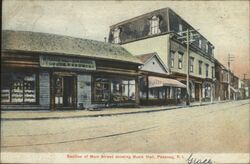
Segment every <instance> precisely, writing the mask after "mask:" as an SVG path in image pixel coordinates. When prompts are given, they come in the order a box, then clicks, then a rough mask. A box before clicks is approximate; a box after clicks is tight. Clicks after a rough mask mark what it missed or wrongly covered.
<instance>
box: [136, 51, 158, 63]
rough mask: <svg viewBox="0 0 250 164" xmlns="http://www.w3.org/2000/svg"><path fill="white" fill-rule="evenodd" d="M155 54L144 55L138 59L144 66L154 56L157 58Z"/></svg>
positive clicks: (138, 56)
mask: <svg viewBox="0 0 250 164" xmlns="http://www.w3.org/2000/svg"><path fill="white" fill-rule="evenodd" d="M155 54H156V53H155V52H153V53H148V54H142V55H137V56H136V57H137V58H138V59H139V60H140V61H141V62H142V63H143V64H144V63H146V62H147V61H148V60H149V59H151V58H152V57H153V56H155Z"/></svg>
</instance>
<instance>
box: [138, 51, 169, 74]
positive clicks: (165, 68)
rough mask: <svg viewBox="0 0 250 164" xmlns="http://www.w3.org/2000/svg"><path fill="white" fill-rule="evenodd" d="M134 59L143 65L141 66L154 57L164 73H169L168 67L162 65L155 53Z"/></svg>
mask: <svg viewBox="0 0 250 164" xmlns="http://www.w3.org/2000/svg"><path fill="white" fill-rule="evenodd" d="M136 57H137V58H138V59H139V60H140V61H141V62H142V63H143V65H146V64H147V63H148V62H149V61H150V60H151V59H152V58H153V57H156V58H157V60H158V61H159V63H160V65H161V67H162V68H163V69H164V70H165V72H167V73H169V69H168V67H167V66H166V65H165V64H164V63H163V61H162V60H161V58H160V57H159V55H158V54H157V53H156V52H152V53H148V54H142V55H137V56H136Z"/></svg>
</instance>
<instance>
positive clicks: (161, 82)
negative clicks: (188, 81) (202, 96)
mask: <svg viewBox="0 0 250 164" xmlns="http://www.w3.org/2000/svg"><path fill="white" fill-rule="evenodd" d="M148 80H149V88H154V87H163V86H170V87H177V88H186V85H185V84H182V83H181V82H179V81H178V80H175V79H168V78H161V77H154V76H149V77H148Z"/></svg>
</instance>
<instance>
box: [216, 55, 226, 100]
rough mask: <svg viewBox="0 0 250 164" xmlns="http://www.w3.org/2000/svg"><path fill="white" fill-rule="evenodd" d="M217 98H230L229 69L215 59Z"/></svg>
mask: <svg viewBox="0 0 250 164" xmlns="http://www.w3.org/2000/svg"><path fill="white" fill-rule="evenodd" d="M215 78H216V82H215V99H216V100H218V101H220V100H228V99H229V98H228V87H229V86H228V83H229V82H228V70H227V68H226V67H225V66H224V65H222V64H221V63H220V62H219V61H218V60H215Z"/></svg>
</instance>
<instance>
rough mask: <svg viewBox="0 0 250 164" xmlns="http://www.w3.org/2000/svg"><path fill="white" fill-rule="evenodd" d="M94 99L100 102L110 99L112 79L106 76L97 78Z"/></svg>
mask: <svg viewBox="0 0 250 164" xmlns="http://www.w3.org/2000/svg"><path fill="white" fill-rule="evenodd" d="M94 95H95V96H94V99H95V101H98V102H107V101H109V100H110V81H109V80H108V79H105V78H96V79H95V84H94Z"/></svg>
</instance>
